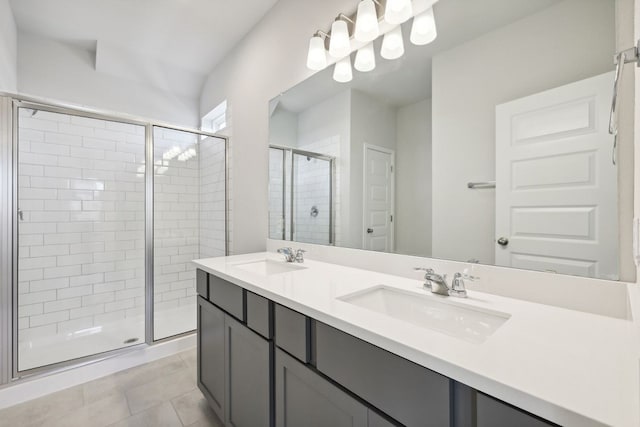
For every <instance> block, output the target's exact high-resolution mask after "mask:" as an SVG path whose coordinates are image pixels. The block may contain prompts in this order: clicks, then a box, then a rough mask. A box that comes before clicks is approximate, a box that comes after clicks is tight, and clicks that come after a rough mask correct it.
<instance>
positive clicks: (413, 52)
mask: <svg viewBox="0 0 640 427" xmlns="http://www.w3.org/2000/svg"><path fill="white" fill-rule="evenodd" d="M434 13H435V16H436V21H437V24H438V38H437V39H436V40H435V41H434V42H433V43H431V44H429V45H426V46H414V45H412V44H411V43H410V42H409V40H408V34H409V33H410V23H406V24H404V25H405V26H407V28H403V33H404V34H405V47H406V52H405V55H404V56H403V57H402V58H401V59H399V60H394V61H387V60H384V59H382V58H380V56H379V52H380V40H377V41H375V42H374V46H375V50H376V55H377V68H376V69H375V70H373V71H371V72H368V73H361V72H357V71H354V78H353V80H352V81H351V82H349V83H346V84H345V83H337V82H335V81H334V80H333V79H332V71H333V70H332V69H325V70H323V71H321V72H318V73H316V74H315V75H313V76H312V77H310V78H309V79H307V80H306V81H304V82H302V83H300V84H299V85H298V86H296V87H294V88H292V89H290V90H288V91H287V92H285V93H284V94H282V95H281V96H279V97H277V98H275V99H274V100H272V102H271V106H270V107H271V108H270V114H271V117H270V132H269V144H270V147H271V148H270V183H269V195H270V230H269V233H270V238H273V239H283V238H284V239H286V240H294V241H299V242H307V243H321V244H335V245H337V246H344V247H351V248H361V249H369V250H377V251H387V252H396V253H401V254H408V255H418V256H424V257H432V258H442V259H449V260H456V261H468V262H478V263H482V264H491V265H499V266H508V267H515V268H524V269H532V270H541V271H553V272H557V273H563V274H571V275H578V276H586V277H597V278H605V279H612V280H617V279H619V276H620V271H621V268H623V267H624V264H625V263H626V264H628V265H632V264H631V254H624V256H620V250H619V238H618V236H619V234H618V233H619V226H618V223H619V222H620V221H619V208H618V203H619V202H618V190H617V183H618V175H619V174H620V171H619V170H618V168H617V166H615V165H614V164H613V162H612V154H613V138H612V137H611V136H610V135H609V134H608V118H609V117H608V115H609V108H610V105H611V95H612V93H611V90H612V85H613V78H614V76H613V69H614V64H613V60H612V58H613V55H614V53H615V50H616V49H615V40H616V27H615V1H614V0H484V1H474V2H469V1H467V0H441V1H439V2H438V3H437V4H436V5H435V6H434ZM296 153H300V154H296ZM625 226H626V224H625ZM621 265H622V266H623V267H621Z"/></svg>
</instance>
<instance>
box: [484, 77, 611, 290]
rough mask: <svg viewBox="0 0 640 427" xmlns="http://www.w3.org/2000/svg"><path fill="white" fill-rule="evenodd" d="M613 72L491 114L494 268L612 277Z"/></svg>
mask: <svg viewBox="0 0 640 427" xmlns="http://www.w3.org/2000/svg"><path fill="white" fill-rule="evenodd" d="M612 84H613V73H606V74H603V75H600V76H596V77H592V78H589V79H586V80H582V81H578V82H575V83H571V84H568V85H566V86H561V87H558V88H555V89H551V90H548V91H545V92H541V93H538V94H535V95H532V96H528V97H525V98H521V99H518V100H515V101H512V102H508V103H506V104H502V105H498V106H497V107H496V181H497V182H498V186H497V188H496V243H495V253H496V263H497V264H498V265H503V266H511V267H517V268H526V269H534V270H543V271H554V272H558V273H563V274H573V275H578V276H587V277H599V278H607V279H617V278H618V245H617V242H618V216H617V211H618V209H617V169H616V166H615V165H614V164H613V161H612V150H613V138H612V137H611V136H610V135H609V134H608V127H607V126H608V113H609V107H610V103H611V88H612Z"/></svg>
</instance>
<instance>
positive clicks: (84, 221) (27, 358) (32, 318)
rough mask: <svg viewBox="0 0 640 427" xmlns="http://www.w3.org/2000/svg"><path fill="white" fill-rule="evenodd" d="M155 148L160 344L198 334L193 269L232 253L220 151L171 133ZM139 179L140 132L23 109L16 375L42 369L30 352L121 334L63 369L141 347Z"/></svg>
mask: <svg viewBox="0 0 640 427" xmlns="http://www.w3.org/2000/svg"><path fill="white" fill-rule="evenodd" d="M154 138H155V141H154V144H155V151H154V154H155V161H154V171H155V174H154V179H155V182H154V189H155V191H154V197H155V203H154V233H155V236H154V237H155V241H154V248H155V250H154V254H155V260H154V261H155V263H154V265H155V271H154V286H155V292H154V298H155V310H156V317H155V320H156V322H155V326H156V328H155V336H154V338H155V339H160V338H164V337H167V336H171V335H174V334H177V333H181V332H187V331H189V330H191V329H195V320H196V319H195V311H196V301H195V294H196V291H195V268H194V267H193V266H192V265H191V260H192V259H195V258H201V257H211V256H221V255H224V254H225V239H226V236H225V143H224V140H222V139H219V138H204V139H202V140H200V136H197V135H194V134H191V133H187V132H179V131H173V130H169V129H164V128H154ZM144 177H145V128H144V126H136V125H130V124H124V123H119V122H112V121H105V120H97V119H91V118H84V117H79V116H71V115H66V114H58V113H52V112H46V111H37V112H36V113H35V114H34V110H31V109H26V108H21V109H20V110H19V209H20V210H21V215H22V219H21V220H20V221H19V263H18V280H19V283H18V291H19V297H18V303H19V310H18V316H19V329H20V333H19V344H20V347H19V349H20V350H19V358H20V360H19V369H20V370H23V369H29V368H33V367H36V366H40V364H38V361H37V360H36V359H37V358H34V357H33V355H28V354H27V353H28V349H29V348H31V347H33V346H34V345H35V346H36V347H39V351H38V352H39V353H41V352H42V348H43V347H46V346H47V345H49V346H51V348H53V346H54V343H53V340H52V337H56V340H58V342H57V343H56V344H55V345H59V341H60V340H59V339H58V338H59V337H62V339H68V338H71V337H75V336H79V335H83V334H94V335H95V334H96V333H98V332H100V331H101V330H106V329H109V330H110V331H111V332H115V333H111V332H110V336H111V337H110V338H108V339H107V340H108V341H109V342H106V343H103V342H100V343H99V344H97V345H96V346H94V347H92V346H88V347H87V348H86V349H84V348H81V347H82V346H78V347H77V348H78V350H74V351H73V354H72V355H70V354H67V356H69V357H67V358H70V357H71V358H72V357H81V356H85V355H89V354H93V353H94V352H95V351H98V350H96V348H98V347H99V351H106V350H110V349H115V348H119V347H123V346H125V345H126V344H124V343H123V342H124V340H125V339H128V338H132V337H135V338H138V342H140V341H143V340H144V306H145V262H144V260H145V258H144V256H145V232H144V229H145V228H144V227H145V179H144ZM176 316H178V317H179V319H178V317H176ZM184 316H187V317H189V320H188V321H183V320H184V319H182V317H184ZM176 319H178V321H176ZM123 322H124V323H123ZM105 325H107V326H106V327H105ZM113 325H120V326H118V327H117V328H115V327H114V326H113ZM118 331H121V334H123V336H122V337H120V336H118ZM125 335H126V336H125ZM105 339H106V338H105ZM49 341H51V342H49ZM34 343H35V344H34ZM94 343H95V341H94ZM133 344H135V343H131V344H130V345H133ZM62 353H65V352H61V354H62ZM66 353H69V352H66ZM66 353H65V354H66ZM21 354H22V355H23V356H21ZM52 359H53V357H51V358H48V359H47V363H53V362H56V361H62V360H66V359H64V358H61V359H60V360H52Z"/></svg>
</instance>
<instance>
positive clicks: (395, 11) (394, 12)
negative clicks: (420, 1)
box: [384, 0, 413, 25]
mask: <svg viewBox="0 0 640 427" xmlns="http://www.w3.org/2000/svg"><path fill="white" fill-rule="evenodd" d="M411 15H413V8H412V7H411V0H387V5H386V7H385V8H384V20H385V21H387V22H388V23H389V24H392V25H397V24H402V23H403V22H405V21H406V20H408V19H409V18H411Z"/></svg>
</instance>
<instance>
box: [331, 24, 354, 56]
mask: <svg viewBox="0 0 640 427" xmlns="http://www.w3.org/2000/svg"><path fill="white" fill-rule="evenodd" d="M329 53H330V54H331V56H333V57H334V58H341V57H343V56H346V55H349V54H350V53H351V45H350V42H349V29H348V28H347V23H346V22H345V21H343V20H342V19H338V20H337V21H334V22H333V24H332V25H331V39H330V40H329Z"/></svg>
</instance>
